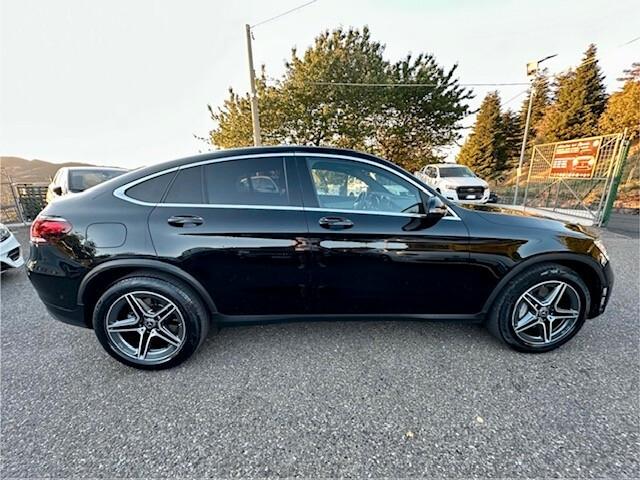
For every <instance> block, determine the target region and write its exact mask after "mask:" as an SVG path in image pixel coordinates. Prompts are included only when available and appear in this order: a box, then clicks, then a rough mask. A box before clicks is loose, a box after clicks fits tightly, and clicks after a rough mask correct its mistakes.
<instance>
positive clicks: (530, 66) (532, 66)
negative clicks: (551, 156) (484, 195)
mask: <svg viewBox="0 0 640 480" xmlns="http://www.w3.org/2000/svg"><path fill="white" fill-rule="evenodd" d="M557 56H558V54H557V53H555V54H553V55H549V56H548V57H544V58H543V59H541V60H538V61H537V62H529V63H527V76H528V77H529V79H530V81H531V88H530V90H529V107H528V108H527V119H526V121H525V122H524V135H523V136H522V147H520V160H519V161H518V169H517V170H516V188H515V191H514V193H513V204H514V205H516V204H517V202H518V188H519V187H520V176H521V175H522V164H523V163H524V154H525V153H526V151H527V136H528V135H529V123H530V122H531V108H532V107H533V97H534V95H535V94H536V89H535V86H534V84H533V81H534V80H535V77H536V74H537V73H538V67H539V66H540V64H541V63H542V62H544V61H545V60H549V59H550V58H553V57H557Z"/></svg>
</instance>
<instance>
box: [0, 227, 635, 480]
mask: <svg viewBox="0 0 640 480" xmlns="http://www.w3.org/2000/svg"><path fill="white" fill-rule="evenodd" d="M20 237H21V240H22V241H23V243H24V237H25V235H24V232H22V233H21V235H20ZM604 237H605V243H606V244H607V246H608V248H609V249H610V253H611V255H612V257H613V263H614V269H615V273H616V277H617V278H616V282H617V283H616V287H615V289H614V294H613V298H612V300H611V304H610V306H609V309H608V311H607V313H606V314H605V315H604V316H602V317H600V318H599V319H597V320H593V321H589V322H588V323H587V324H586V325H585V327H584V329H583V330H582V332H580V334H579V335H578V336H577V337H576V338H575V339H573V340H572V341H571V342H570V343H569V344H567V345H565V346H564V347H562V348H561V349H560V350H558V351H555V352H551V353H547V354H543V355H525V354H519V353H516V352H514V351H511V350H509V349H508V348H506V347H505V346H503V345H502V344H501V343H500V342H498V341H496V340H494V339H493V338H492V337H490V336H489V335H488V334H487V333H486V332H485V331H484V330H483V329H482V328H481V327H479V326H476V325H466V324H460V323H420V322H404V323H401V322H386V323H383V322H348V323H345V322H332V323H326V324H322V323H307V324H285V325H271V326H263V327H241V328H229V329H225V330H223V331H221V332H220V333H219V334H218V335H217V336H212V337H210V338H209V339H208V340H207V342H206V343H205V344H204V345H203V347H202V348H201V349H200V350H199V351H198V352H197V354H196V356H195V357H193V358H192V359H191V360H190V361H188V362H187V363H185V364H183V365H182V366H180V367H178V368H176V369H173V370H169V371H163V372H150V373H149V372H147V373H145V372H140V371H136V370H133V369H130V368H127V367H124V366H122V365H120V364H119V363H117V362H116V361H114V360H112V359H111V358H110V357H108V356H107V354H106V353H104V352H103V351H102V349H101V347H100V345H99V344H98V342H97V340H96V339H95V338H94V336H93V333H92V332H91V331H89V330H83V329H79V328H74V327H70V326H66V325H64V324H61V323H58V322H56V321H54V320H52V319H51V318H50V317H49V316H48V315H47V313H46V311H45V309H44V307H43V306H42V304H41V303H40V302H39V300H38V299H37V296H36V294H35V292H34V291H33V289H32V288H31V285H30V284H29V282H28V280H27V278H26V276H25V274H24V272H11V273H9V274H5V275H3V276H2V288H1V293H2V302H1V309H2V323H1V337H2V338H1V340H2V353H1V372H0V373H1V388H2V405H1V408H2V411H1V413H2V415H1V421H2V425H1V431H2V444H1V452H0V453H1V462H2V468H1V471H0V476H1V477H2V478H9V477H30V478H34V477H71V476H75V477H150V476H154V477H212V476H215V477H236V476H251V477H268V476H269V477H271V476H279V477H294V476H302V477H338V476H339V477H365V476H372V477H382V476H385V477H395V478H397V477H410V476H426V477H448V478H454V477H552V476H553V477H579V478H587V477H607V478H612V477H614V478H621V477H629V478H638V477H640V465H639V462H640V443H639V442H640V418H639V412H640V409H639V407H640V401H639V398H640V397H639V389H638V380H639V371H640V369H639V367H640V356H639V343H638V341H639V338H640V336H639V333H640V328H639V327H640V312H639V293H640V286H639V276H640V273H639V263H640V258H639V250H640V248H639V247H640V244H639V241H638V240H637V239H632V238H629V237H626V236H623V235H619V234H615V233H606V232H605V234H604Z"/></svg>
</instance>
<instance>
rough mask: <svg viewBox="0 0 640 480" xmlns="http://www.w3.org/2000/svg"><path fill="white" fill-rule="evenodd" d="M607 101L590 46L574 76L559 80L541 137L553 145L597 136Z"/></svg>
mask: <svg viewBox="0 0 640 480" xmlns="http://www.w3.org/2000/svg"><path fill="white" fill-rule="evenodd" d="M606 101H607V95H606V92H605V86H604V77H603V75H602V73H601V72H600V67H599V66H598V60H597V57H596V47H595V45H593V44H591V45H589V48H588V49H587V51H586V52H585V54H584V58H583V60H582V63H581V64H580V65H579V66H578V68H576V70H575V72H573V71H571V72H569V73H567V74H565V75H563V76H560V77H558V78H557V89H556V93H555V102H554V103H553V105H551V107H549V108H548V109H547V111H546V113H545V117H544V119H543V121H542V122H541V125H540V126H539V131H538V136H539V137H542V138H544V140H545V141H551V142H553V141H558V140H569V139H572V138H579V137H589V136H592V135H597V134H598V120H599V118H600V115H601V114H602V112H603V111H604V109H605V105H606Z"/></svg>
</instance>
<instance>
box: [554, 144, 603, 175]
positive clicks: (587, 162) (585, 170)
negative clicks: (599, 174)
mask: <svg viewBox="0 0 640 480" xmlns="http://www.w3.org/2000/svg"><path fill="white" fill-rule="evenodd" d="M601 142H602V138H600V137H599V138H591V139H585V140H570V141H568V142H561V143H558V144H557V146H556V148H555V151H554V152H553V159H552V161H551V176H552V177H570V178H591V177H592V176H593V171H594V169H595V167H596V158H597V157H598V149H599V148H600V143H601Z"/></svg>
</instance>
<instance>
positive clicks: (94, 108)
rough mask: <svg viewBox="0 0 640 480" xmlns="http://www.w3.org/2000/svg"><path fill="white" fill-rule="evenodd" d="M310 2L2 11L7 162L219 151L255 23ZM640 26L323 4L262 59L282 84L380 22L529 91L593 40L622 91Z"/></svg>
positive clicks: (513, 1) (480, 7)
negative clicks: (328, 49) (335, 44)
mask: <svg viewBox="0 0 640 480" xmlns="http://www.w3.org/2000/svg"><path fill="white" fill-rule="evenodd" d="M305 1H307V0H272V1H269V2H265V1H253V0H237V1H232V0H226V1H218V0H183V1H178V0H135V1H130V0H126V1H125V0H92V1H85V0H57V1H55V2H54V1H51V0H0V155H11V156H20V157H24V158H29V159H31V158H38V159H42V160H48V161H52V162H65V161H81V162H88V163H95V164H99V165H114V166H121V167H127V168H134V167H138V166H141V165H149V164H154V163H159V162H162V161H165V160H169V159H173V158H178V157H184V156H188V155H192V154H197V153H199V152H201V151H206V150H207V149H208V148H209V147H208V146H207V145H206V144H205V143H203V142H202V141H200V140H198V139H197V138H195V136H207V132H208V131H209V130H210V129H211V128H212V126H213V124H212V121H211V120H210V118H209V114H208V111H207V104H211V105H212V106H214V107H215V106H218V105H220V104H221V103H222V102H223V100H224V99H225V98H226V96H227V94H228V89H229V87H233V88H234V89H235V90H236V91H238V92H245V91H247V90H248V89H249V80H248V68H247V57H246V43H245V30H244V25H245V24H246V23H249V24H255V23H258V22H260V21H262V20H264V19H266V18H270V17H272V16H274V15H277V14H279V13H281V12H283V11H286V10H289V9H291V8H293V7H296V6H297V5H300V4H303V3H305ZM639 18H640V1H638V0H606V1H601V0H581V1H578V0H575V1H574V0H536V1H523V0H482V1H480V0H475V1H473V0H468V1H467V0H449V1H445V0H422V1H419V0H368V1H367V0H350V1H346V0H317V1H316V2H314V3H312V4H311V5H309V6H307V7H305V8H302V9H300V10H298V11H296V12H293V13H291V14H289V15H286V16H284V17H281V18H279V19H277V20H274V21H272V22H268V23H265V24H263V25H260V26H258V27H256V28H255V29H254V36H255V42H254V47H253V48H254V59H255V64H256V69H259V66H260V65H262V64H264V65H265V66H266V69H267V74H268V75H269V76H273V77H278V76H280V75H281V74H282V73H283V72H284V62H285V60H286V59H288V58H289V56H290V54H291V48H292V47H294V46H295V47H297V48H298V51H299V52H300V51H303V50H304V49H306V48H307V47H308V46H310V45H311V44H312V42H313V39H314V38H315V36H316V35H317V34H318V33H320V32H321V31H323V30H326V29H333V28H336V27H339V26H343V27H350V26H353V27H362V26H364V25H368V26H369V28H370V30H371V33H372V36H373V38H374V39H376V40H378V41H380V42H382V43H384V44H386V51H385V52H386V56H387V57H388V59H390V60H397V59H399V58H401V57H403V56H405V55H406V54H407V53H408V52H412V53H414V54H417V53H420V52H427V53H432V54H434V55H435V57H436V59H437V61H438V62H439V63H440V64H441V65H443V66H445V67H450V66H452V65H453V64H455V63H457V64H458V65H459V69H458V74H459V78H460V81H461V82H463V83H501V82H526V81H527V79H526V71H525V65H526V63H527V62H528V61H530V60H535V59H539V58H542V57H544V56H547V55H550V54H556V53H557V54H558V56H557V57H556V58H554V59H552V60H549V61H548V62H547V63H546V64H545V65H546V66H548V68H549V70H550V72H551V73H557V72H561V71H563V70H565V69H567V68H568V67H570V66H572V65H577V64H578V63H579V62H580V59H581V57H582V54H583V52H584V50H585V49H586V48H587V45H588V44H589V43H591V42H593V43H595V44H596V45H597V46H598V48H599V59H600V66H601V68H602V70H603V73H604V74H605V75H606V85H607V89H608V90H609V91H610V92H611V91H615V90H616V89H618V88H620V82H617V81H616V77H618V76H619V75H620V74H621V72H622V70H623V69H624V68H627V67H628V66H629V65H630V64H631V62H632V61H638V60H640V41H636V42H634V43H629V44H627V45H624V44H625V43H626V42H628V41H630V40H632V39H634V38H637V37H638V36H640V22H638V19H639ZM493 88H496V87H476V88H474V92H475V94H476V98H475V99H474V100H473V101H472V106H473V107H474V108H477V106H478V105H479V103H480V101H481V100H482V97H483V96H484V95H485V94H486V92H487V91H488V90H490V89H493ZM497 88H498V90H499V91H500V94H501V96H502V99H503V101H506V100H508V99H510V98H513V97H514V96H515V95H517V94H519V93H521V92H524V89H525V88H526V87H523V86H505V87H497ZM524 97H525V94H524V93H522V94H521V95H520V96H519V97H517V98H516V99H514V100H512V101H511V102H510V103H509V104H508V105H507V107H512V108H515V109H518V108H519V107H520V103H521V101H522V99H523V98H524ZM462 123H463V125H465V126H466V125H471V124H472V123H473V117H469V118H467V119H465V120H464V121H463V122H462ZM465 132H468V130H465ZM452 152H455V149H453V150H452ZM452 154H453V153H452Z"/></svg>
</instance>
